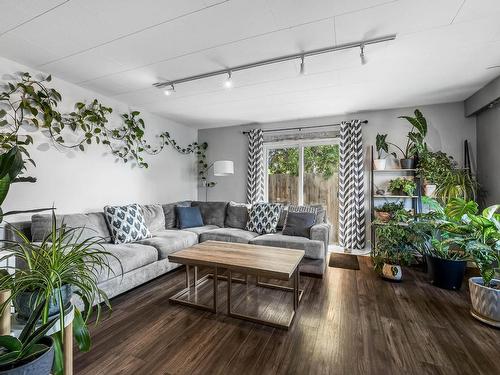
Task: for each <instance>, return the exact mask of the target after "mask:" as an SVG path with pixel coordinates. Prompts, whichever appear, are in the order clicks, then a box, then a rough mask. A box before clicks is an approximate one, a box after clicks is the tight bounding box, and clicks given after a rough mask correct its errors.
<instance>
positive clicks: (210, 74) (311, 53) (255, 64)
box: [153, 34, 396, 88]
mask: <svg viewBox="0 0 500 375" xmlns="http://www.w3.org/2000/svg"><path fill="white" fill-rule="evenodd" d="M394 39H396V34H392V35H387V36H384V37H380V38H374V39H368V40H363V41H360V42H354V43H346V44H341V45H337V46H332V47H326V48H320V49H314V50H310V51H305V52H301V53H295V54H292V55H285V56H280V57H275V58H272V59H267V60H261V61H256V62H253V63H250V64H244V65H238V66H235V67H232V68H229V69H227V68H226V69H221V70H216V71H213V72H208V73H202V74H197V75H194V76H189V77H184V78H179V79H175V80H172V81H163V82H157V83H154V84H153V86H154V87H156V88H164V87H168V86H172V87H173V85H177V84H179V83H185V82H191V81H196V80H199V79H204V78H209V77H214V76H219V75H225V74H227V75H229V78H231V73H234V72H238V71H240V70H247V69H252V68H257V67H260V66H265V65H271V64H277V63H282V62H286V61H292V60H297V59H301V62H303V61H304V59H305V58H306V57H309V56H316V55H322V54H325V53H332V52H337V51H343V50H346V49H351V48H360V49H361V53H360V57H361V63H362V64H366V57H365V55H364V48H365V47H366V46H368V45H371V44H378V43H385V42H389V41H391V40H394ZM303 67H304V64H303V63H302V64H301V71H302V68H303ZM226 82H227V80H226Z"/></svg>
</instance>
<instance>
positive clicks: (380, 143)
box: [373, 134, 389, 171]
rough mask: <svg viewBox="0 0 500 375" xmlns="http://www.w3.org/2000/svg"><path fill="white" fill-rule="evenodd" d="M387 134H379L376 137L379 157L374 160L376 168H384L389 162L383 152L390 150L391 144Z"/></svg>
mask: <svg viewBox="0 0 500 375" xmlns="http://www.w3.org/2000/svg"><path fill="white" fill-rule="evenodd" d="M386 138H387V134H377V137H376V139H375V147H376V149H377V159H375V160H373V167H374V168H375V170H377V171H379V170H384V169H385V166H386V164H387V160H386V159H385V158H383V153H384V152H385V153H386V154H387V153H388V152H389V145H388V144H387V141H386Z"/></svg>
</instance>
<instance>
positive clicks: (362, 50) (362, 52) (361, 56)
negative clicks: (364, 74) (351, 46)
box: [359, 44, 368, 65]
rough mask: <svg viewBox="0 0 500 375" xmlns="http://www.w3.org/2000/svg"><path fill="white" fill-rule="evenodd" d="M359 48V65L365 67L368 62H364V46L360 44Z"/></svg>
mask: <svg viewBox="0 0 500 375" xmlns="http://www.w3.org/2000/svg"><path fill="white" fill-rule="evenodd" d="M359 48H360V49H361V52H360V54H359V57H360V58H361V65H366V63H367V62H368V61H367V60H366V56H365V45H364V44H361V45H360V46H359Z"/></svg>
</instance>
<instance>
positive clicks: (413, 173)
mask: <svg viewBox="0 0 500 375" xmlns="http://www.w3.org/2000/svg"><path fill="white" fill-rule="evenodd" d="M373 160H374V149H373V146H371V159H370V171H371V173H370V217H371V243H372V247H374V246H375V243H376V238H375V226H376V225H379V224H373V222H374V220H375V213H374V208H375V207H376V206H375V202H376V201H380V200H382V199H398V200H401V199H404V200H409V199H411V203H412V208H413V210H414V212H415V213H421V212H422V182H421V181H420V178H419V177H418V175H417V169H415V168H413V169H399V168H398V169H396V168H392V169H382V170H375V169H373ZM375 175H388V178H389V176H391V175H401V176H407V177H412V178H413V179H414V181H415V183H416V185H417V188H416V195H413V196H408V195H394V194H384V195H380V194H376V190H377V189H376V188H375V182H374V176H375ZM391 177H392V176H391ZM400 224H401V225H406V224H405V223H400ZM380 225H383V224H382V223H381V224H380Z"/></svg>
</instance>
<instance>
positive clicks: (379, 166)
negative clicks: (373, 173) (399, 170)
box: [373, 159, 387, 171]
mask: <svg viewBox="0 0 500 375" xmlns="http://www.w3.org/2000/svg"><path fill="white" fill-rule="evenodd" d="M386 164H387V160H386V159H375V160H373V167H374V168H375V170H377V171H383V170H384V169H385V165H386Z"/></svg>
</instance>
